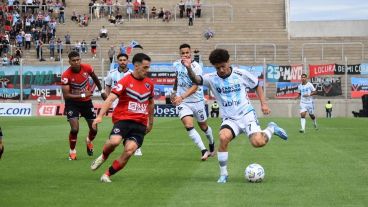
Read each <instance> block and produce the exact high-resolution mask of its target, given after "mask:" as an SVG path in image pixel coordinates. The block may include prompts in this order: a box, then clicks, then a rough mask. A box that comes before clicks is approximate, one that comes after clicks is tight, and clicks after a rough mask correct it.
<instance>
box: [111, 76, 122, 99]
mask: <svg viewBox="0 0 368 207" xmlns="http://www.w3.org/2000/svg"><path fill="white" fill-rule="evenodd" d="M123 80H124V79H121V80H120V81H119V82H118V83H117V84H116V85H115V86H114V87H112V90H111V93H113V94H115V95H117V96H119V97H120V96H121V94H122V93H123V92H124V90H125V87H124V82H123Z"/></svg>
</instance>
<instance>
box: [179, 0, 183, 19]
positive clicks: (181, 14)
mask: <svg viewBox="0 0 368 207" xmlns="http://www.w3.org/2000/svg"><path fill="white" fill-rule="evenodd" d="M178 6H179V16H180V18H183V17H184V11H185V3H184V2H183V0H180V2H179V3H178Z"/></svg>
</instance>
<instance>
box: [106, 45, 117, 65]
mask: <svg viewBox="0 0 368 207" xmlns="http://www.w3.org/2000/svg"><path fill="white" fill-rule="evenodd" d="M115 54H116V51H115V47H114V45H111V47H110V49H109V51H107V55H108V56H109V59H110V63H112V61H113V60H114V57H115Z"/></svg>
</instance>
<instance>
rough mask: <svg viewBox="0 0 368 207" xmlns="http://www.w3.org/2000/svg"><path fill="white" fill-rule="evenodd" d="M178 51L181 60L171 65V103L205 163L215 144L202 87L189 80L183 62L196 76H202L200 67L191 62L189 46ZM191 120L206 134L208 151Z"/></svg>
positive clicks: (183, 45)
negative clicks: (172, 90) (172, 85)
mask: <svg viewBox="0 0 368 207" xmlns="http://www.w3.org/2000/svg"><path fill="white" fill-rule="evenodd" d="M179 51H180V57H181V59H179V60H177V61H176V62H174V64H173V66H174V68H175V70H176V79H175V84H174V87H173V88H174V92H173V95H172V103H173V104H174V105H175V106H177V109H178V111H179V118H180V120H181V121H182V123H183V125H184V127H185V128H186V130H187V132H188V135H189V137H190V138H191V140H192V141H193V142H194V143H195V144H196V145H197V147H198V148H199V149H200V150H201V160H202V161H205V160H207V159H208V157H213V156H215V142H214V139H213V134H212V129H211V127H210V126H209V125H208V124H207V122H206V120H207V113H206V109H205V105H204V97H203V89H202V86H198V85H197V84H195V83H193V82H192V80H190V78H189V76H188V72H187V69H186V66H185V65H184V64H183V60H187V61H188V64H190V67H191V68H192V69H193V71H194V73H195V74H196V75H202V67H201V66H200V65H199V64H198V63H197V62H195V61H193V60H192V55H191V54H192V51H191V48H190V45H188V44H182V45H180V47H179ZM193 118H195V119H196V120H197V122H198V125H199V127H200V128H201V130H202V131H203V132H204V133H205V134H206V137H207V139H208V142H209V151H208V150H207V148H206V147H205V146H204V144H203V141H202V139H201V136H200V135H199V133H198V132H197V130H196V129H195V128H194V124H193V120H194V119H193Z"/></svg>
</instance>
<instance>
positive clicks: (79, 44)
mask: <svg viewBox="0 0 368 207" xmlns="http://www.w3.org/2000/svg"><path fill="white" fill-rule="evenodd" d="M81 47H82V44H81V43H80V42H79V40H77V41H76V42H75V43H74V50H75V51H77V52H78V53H80V51H81Z"/></svg>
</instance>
